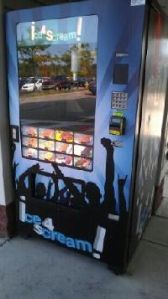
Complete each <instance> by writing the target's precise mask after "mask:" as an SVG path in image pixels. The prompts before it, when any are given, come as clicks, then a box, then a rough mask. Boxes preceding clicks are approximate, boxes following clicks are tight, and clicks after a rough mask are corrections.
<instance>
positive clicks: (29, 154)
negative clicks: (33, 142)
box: [22, 147, 38, 159]
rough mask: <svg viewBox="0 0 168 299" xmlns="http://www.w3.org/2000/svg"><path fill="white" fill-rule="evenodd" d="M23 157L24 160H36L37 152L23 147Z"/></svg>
mask: <svg viewBox="0 0 168 299" xmlns="http://www.w3.org/2000/svg"><path fill="white" fill-rule="evenodd" d="M22 149H23V156H24V157H26V158H30V159H37V158H38V155H37V150H36V149H33V148H26V147H23V148H22Z"/></svg>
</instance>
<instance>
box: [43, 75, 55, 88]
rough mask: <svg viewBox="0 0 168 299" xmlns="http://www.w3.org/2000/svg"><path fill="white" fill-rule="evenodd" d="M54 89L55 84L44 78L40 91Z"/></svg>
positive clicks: (51, 80)
mask: <svg viewBox="0 0 168 299" xmlns="http://www.w3.org/2000/svg"><path fill="white" fill-rule="evenodd" d="M52 88H55V82H54V80H53V79H51V78H49V77H48V78H45V79H43V82H42V89H52Z"/></svg>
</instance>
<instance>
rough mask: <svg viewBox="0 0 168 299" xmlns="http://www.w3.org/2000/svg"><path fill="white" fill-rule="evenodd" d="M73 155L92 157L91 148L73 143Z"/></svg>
mask: <svg viewBox="0 0 168 299" xmlns="http://www.w3.org/2000/svg"><path fill="white" fill-rule="evenodd" d="M74 155H76V156H82V157H88V158H91V157H92V148H90V147H86V146H82V145H75V146H74Z"/></svg>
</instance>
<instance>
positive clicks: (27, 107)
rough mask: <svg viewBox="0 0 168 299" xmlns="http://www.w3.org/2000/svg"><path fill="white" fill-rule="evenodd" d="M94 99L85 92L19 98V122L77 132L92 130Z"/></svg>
mask: <svg viewBox="0 0 168 299" xmlns="http://www.w3.org/2000/svg"><path fill="white" fill-rule="evenodd" d="M95 104H96V97H95V96H93V95H92V94H90V92H89V91H87V90H80V91H76V92H64V93H55V94H47V95H43V96H34V97H30V96H27V97H24V98H21V106H20V112H21V120H22V123H24V124H27V125H28V124H29V125H30V124H31V125H32V124H34V125H35V124H36V125H43V126H46V127H47V126H50V127H55V128H62V129H70V128H71V129H72V130H78V129H79V131H81V130H82V131H85V130H86V131H87V130H89V131H90V130H91V131H92V130H93V128H94V119H95Z"/></svg>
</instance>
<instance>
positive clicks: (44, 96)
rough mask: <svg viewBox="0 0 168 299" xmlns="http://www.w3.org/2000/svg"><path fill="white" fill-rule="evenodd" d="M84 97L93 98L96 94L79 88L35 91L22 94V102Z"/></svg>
mask: <svg viewBox="0 0 168 299" xmlns="http://www.w3.org/2000/svg"><path fill="white" fill-rule="evenodd" d="M82 98H88V99H89V98H91V99H93V98H94V96H93V95H92V93H91V92H90V91H89V90H87V89H80V90H79V89H78V90H74V91H61V92H58V91H53V90H52V91H49V92H48V91H45V92H41V93H40V92H35V93H31V94H30V93H28V94H21V96H20V99H21V104H24V103H33V102H36V103H37V102H46V101H47V102H50V101H51V102H52V101H62V100H63V101H66V100H76V99H82Z"/></svg>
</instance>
